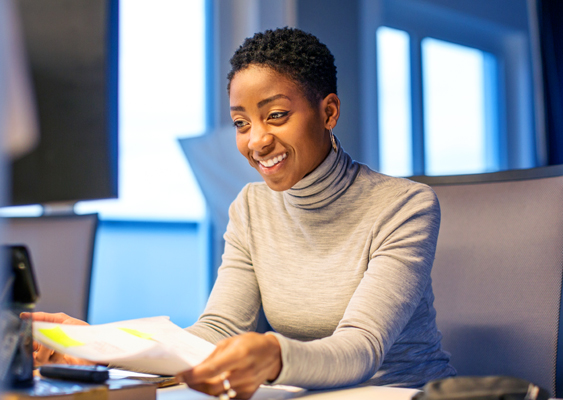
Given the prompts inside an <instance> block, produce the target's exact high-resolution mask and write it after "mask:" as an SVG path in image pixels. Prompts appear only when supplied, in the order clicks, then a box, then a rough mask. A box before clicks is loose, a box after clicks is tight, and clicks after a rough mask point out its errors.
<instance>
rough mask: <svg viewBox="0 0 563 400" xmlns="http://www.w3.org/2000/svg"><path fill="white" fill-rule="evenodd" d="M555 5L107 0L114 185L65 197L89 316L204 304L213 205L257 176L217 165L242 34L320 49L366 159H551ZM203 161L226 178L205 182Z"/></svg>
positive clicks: (377, 164)
mask: <svg viewBox="0 0 563 400" xmlns="http://www.w3.org/2000/svg"><path fill="white" fill-rule="evenodd" d="M553 4H555V3H551V2H549V1H540V0H347V1H342V0H283V1H279V0H190V1H185V0H160V1H153V0H120V1H119V76H118V82H119V91H118V92H119V107H118V109H119V128H118V143H119V158H118V163H119V168H118V171H119V176H118V183H119V198H118V199H109V200H101V201H83V202H78V203H76V204H75V205H74V210H75V212H76V213H79V214H80V213H91V212H98V213H99V215H100V224H99V227H98V232H97V237H96V246H95V250H94V266H93V276H92V287H91V293H90V305H89V313H88V321H89V322H91V323H104V322H110V321H115V320H122V319H130V318H138V317H144V316H154V315H169V316H170V317H171V319H172V320H173V321H174V322H175V323H177V324H178V325H180V326H187V325H190V324H191V323H193V322H194V321H195V320H196V319H197V317H198V315H199V314H200V313H201V311H202V310H203V307H204V306H205V302H206V300H207V296H208V294H209V290H210V288H211V286H212V284H213V280H214V277H215V274H216V269H217V266H218V265H219V263H220V254H221V250H222V249H221V236H222V233H223V231H224V228H225V226H226V219H225V209H226V207H227V206H228V203H229V202H230V201H232V200H233V199H234V195H236V190H235V189H237V188H238V189H240V188H241V187H242V185H243V184H244V183H245V182H248V181H251V180H257V175H253V174H252V170H251V169H250V167H246V168H247V170H248V175H247V176H246V175H245V176H241V175H240V174H237V175H236V176H235V175H234V174H235V172H234V171H233V170H232V169H231V168H230V162H231V160H235V159H236V160H240V165H242V166H243V167H245V166H244V165H243V164H244V163H245V162H246V161H244V160H243V159H242V157H241V156H239V155H238V154H237V150H236V147H235V142H234V141H235V133H234V129H233V128H232V124H231V121H230V118H229V113H228V97H227V93H226V74H227V72H228V70H229V64H228V60H229V58H230V56H231V55H232V53H233V52H234V50H235V49H236V48H237V47H238V46H239V45H240V44H241V43H242V41H243V40H244V38H245V37H248V36H252V35H253V34H254V33H255V32H258V31H262V30H264V29H271V28H276V27H283V26H293V27H297V28H301V29H303V30H305V31H308V32H311V33H313V34H315V35H316V36H317V37H319V39H320V40H321V41H322V42H324V43H325V44H326V45H327V46H328V47H329V49H331V51H332V52H333V54H334V56H335V58H336V65H337V69H338V90H339V97H340V98H341V100H342V111H341V118H340V120H339V123H338V126H337V127H336V129H335V134H336V135H337V136H338V138H339V139H340V141H341V143H342V145H343V147H344V148H345V149H346V151H347V152H349V153H350V154H351V155H352V157H353V158H354V159H356V160H358V161H360V162H363V163H366V164H368V165H369V166H371V167H372V168H373V169H376V170H378V171H380V172H382V173H385V174H390V175H396V176H406V177H408V176H412V175H455V174H475V173H483V172H493V171H499V170H506V169H516V168H533V167H537V166H543V165H549V164H559V163H561V162H562V161H563V160H562V159H561V158H562V157H563V152H562V151H560V150H561V148H560V146H561V144H560V138H559V136H561V135H562V134H563V133H562V132H561V129H560V127H561V125H558V124H561V120H560V118H561V111H559V114H557V112H556V113H550V112H549V110H550V107H554V108H555V109H556V110H557V101H554V99H560V98H561V88H560V87H557V83H556V85H555V87H551V86H549V83H550V82H551V80H550V79H548V78H546V76H547V75H549V72H550V71H547V68H546V65H551V64H549V63H551V62H553V60H548V62H546V57H554V58H555V65H558V70H559V71H561V68H562V67H561V65H563V63H562V60H561V59H557V57H561V56H557V54H556V52H553V53H550V52H549V51H548V50H549V48H547V49H546V48H545V47H542V44H543V43H544V42H542V33H543V31H542V29H545V27H546V26H548V25H549V24H548V23H546V16H545V15H552V14H553V13H548V11H546V9H545V8H546V7H557V6H556V5H553ZM559 7H560V6H559ZM552 11H553V10H552ZM560 11H561V10H560ZM544 13H545V15H544ZM555 14H556V13H555ZM560 15H561V13H560ZM551 45H552V46H553V43H552V44H551ZM557 62H559V64H557ZM551 73H552V74H553V71H552V72H551ZM554 74H555V76H557V71H555V73H554ZM559 74H560V72H559ZM559 77H561V75H559ZM558 96H559V97H558ZM559 110H561V107H559ZM558 127H559V130H558ZM554 132H555V133H554ZM557 132H559V136H558V135H557ZM198 137H213V141H215V142H213V141H211V144H209V143H208V144H207V147H206V149H207V150H208V151H206V152H205V153H204V154H202V155H201V158H204V159H206V160H205V161H201V159H197V160H196V159H195V158H190V150H189V148H190V146H191V145H190V143H191V142H190V140H192V139H190V138H193V140H194V143H197V139H196V138H198ZM214 149H220V150H221V151H215V150H214ZM225 149H227V150H225ZM228 149H230V150H228ZM224 151H227V153H224ZM186 155H187V157H186ZM231 156H232V158H231ZM201 162H204V164H205V163H207V164H205V165H209V164H212V165H214V166H215V169H216V170H218V171H219V172H218V173H220V174H224V175H225V176H226V177H229V178H231V177H232V180H234V181H236V182H235V184H234V185H233V187H229V188H226V187H223V186H221V184H220V182H217V183H216V185H215V187H211V189H209V187H208V186H209V185H211V186H213V182H211V183H209V182H207V181H205V182H202V179H207V180H209V179H211V178H208V177H207V178H206V175H205V174H201V173H200V172H198V171H201V170H202V169H203V170H204V169H205V168H204V167H205V165H204V166H203V167H202V166H201V165H197V163H201ZM237 162H238V161H237ZM237 171H238V170H237ZM231 175H233V176H231ZM202 183H203V185H202ZM202 189H205V190H203V191H202ZM204 192H205V193H204ZM217 199H219V200H220V201H218V200H217ZM4 213H5V215H8V214H9V215H39V214H41V213H42V207H41V206H28V207H24V208H21V207H19V208H10V209H5V210H4Z"/></svg>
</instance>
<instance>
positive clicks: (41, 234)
mask: <svg viewBox="0 0 563 400" xmlns="http://www.w3.org/2000/svg"><path fill="white" fill-rule="evenodd" d="M4 221H6V227H5V230H4V232H3V242H4V243H7V244H25V245H26V246H27V247H28V249H29V251H30V255H31V261H32V263H33V267H34V270H35V274H36V280H37V284H38V286H39V292H40V298H39V301H38V302H37V305H36V310H37V311H47V312H64V313H66V314H69V315H71V316H73V317H75V318H79V319H82V320H86V319H87V317H88V303H89V298H90V278H91V275H92V262H93V256H94V243H95V238H96V231H97V227H98V214H88V215H69V216H51V217H37V218H6V219H5V220H4Z"/></svg>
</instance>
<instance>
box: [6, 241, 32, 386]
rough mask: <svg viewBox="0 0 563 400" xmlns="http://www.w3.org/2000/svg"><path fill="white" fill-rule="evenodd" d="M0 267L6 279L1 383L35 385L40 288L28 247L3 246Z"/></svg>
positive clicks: (7, 384)
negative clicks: (32, 315)
mask: <svg viewBox="0 0 563 400" xmlns="http://www.w3.org/2000/svg"><path fill="white" fill-rule="evenodd" d="M1 254H2V258H1V260H0V266H1V267H2V268H3V270H4V271H3V272H5V273H4V274H2V275H3V276H4V278H5V282H3V283H4V287H3V289H2V293H1V296H2V297H1V300H0V338H1V342H0V383H1V384H2V386H3V387H7V388H22V387H30V386H33V336H32V326H31V325H32V320H31V319H30V318H27V319H22V318H20V314H21V313H22V312H32V311H33V310H34V307H35V303H36V302H37V300H38V299H39V289H38V287H37V284H36V282H35V276H34V273H33V268H32V265H31V258H30V256H29V252H28V251H27V248H26V247H25V246H3V247H2V248H1Z"/></svg>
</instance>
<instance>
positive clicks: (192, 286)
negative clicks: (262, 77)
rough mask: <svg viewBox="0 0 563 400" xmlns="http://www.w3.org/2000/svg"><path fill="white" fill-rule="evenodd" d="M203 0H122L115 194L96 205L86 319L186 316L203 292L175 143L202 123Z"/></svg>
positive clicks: (84, 206)
mask: <svg viewBox="0 0 563 400" xmlns="http://www.w3.org/2000/svg"><path fill="white" fill-rule="evenodd" d="M205 22H206V11H205V0H190V1H185V0H160V1H153V0H121V1H120V32H119V40H120V58H119V62H120V66H119V113H120V114H119V199H116V200H103V201H93V202H81V203H79V204H77V205H76V207H75V210H76V212H77V213H87V212H99V213H100V217H101V221H100V225H99V228H98V235H97V238H96V249H95V254H94V270H93V276H92V288H91V295H90V309H89V313H88V314H89V315H88V321H89V322H90V323H96V324H98V323H106V322H111V321H115V320H124V319H131V318H140V317H148V316H154V315H168V316H170V318H171V319H172V321H173V322H175V323H176V324H178V325H180V326H188V325H190V324H192V323H193V322H195V320H196V319H197V317H198V316H199V314H200V313H201V311H202V310H203V307H204V306H205V302H206V300H207V296H208V288H209V283H208V277H209V273H208V261H207V257H208V255H207V248H208V243H207V240H208V239H207V238H208V233H207V228H206V227H205V224H202V223H201V222H202V220H203V219H204V216H205V203H204V199H203V196H202V194H201V192H200V190H199V187H198V185H197V183H196V181H195V178H194V176H193V175H192V172H191V170H190V168H189V165H188V163H187V161H186V158H185V156H184V154H183V153H182V151H181V148H180V145H179V143H178V138H181V137H188V136H195V135H200V134H202V133H204V130H205V129H206V126H205V124H206V109H205V104H206V99H205V93H206V90H205V89H206V88H205V81H206V80H205Z"/></svg>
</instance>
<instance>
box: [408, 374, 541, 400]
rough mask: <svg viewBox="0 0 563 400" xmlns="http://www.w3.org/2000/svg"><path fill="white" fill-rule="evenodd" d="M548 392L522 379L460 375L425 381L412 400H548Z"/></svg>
mask: <svg viewBox="0 0 563 400" xmlns="http://www.w3.org/2000/svg"><path fill="white" fill-rule="evenodd" d="M548 398H549V393H548V392H547V391H546V390H545V389H542V388H540V387H539V386H536V385H534V384H533V383H531V382H529V381H526V380H524V379H518V378H512V377H508V376H459V377H454V378H446V379H438V380H435V381H431V382H428V383H427V384H426V385H424V387H423V388H422V392H419V393H417V394H415V395H414V396H413V398H412V399H413V400H453V399H455V400H458V399H459V400H469V399H476V400H547V399H548Z"/></svg>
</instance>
